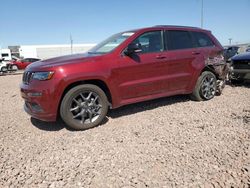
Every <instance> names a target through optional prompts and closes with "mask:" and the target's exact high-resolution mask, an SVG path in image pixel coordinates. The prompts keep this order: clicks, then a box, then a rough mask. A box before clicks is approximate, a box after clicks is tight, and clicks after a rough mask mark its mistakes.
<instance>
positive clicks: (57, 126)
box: [30, 117, 108, 131]
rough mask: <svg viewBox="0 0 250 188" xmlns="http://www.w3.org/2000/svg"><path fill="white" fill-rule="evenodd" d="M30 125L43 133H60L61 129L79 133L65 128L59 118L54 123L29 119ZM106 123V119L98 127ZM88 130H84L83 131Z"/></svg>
mask: <svg viewBox="0 0 250 188" xmlns="http://www.w3.org/2000/svg"><path fill="white" fill-rule="evenodd" d="M30 121H31V123H32V124H33V125H34V126H35V127H36V128H38V129H40V130H44V131H60V130H62V129H67V130H69V131H81V130H75V129H73V128H71V127H69V126H67V125H66V124H65V123H64V122H63V120H62V119H61V118H58V120H57V121H56V122H45V121H41V120H38V119H35V118H33V117H31V118H30ZM107 122H108V118H107V117H106V118H104V120H103V121H102V123H101V124H100V125H99V126H102V125H104V124H105V123H107ZM86 130H88V129H85V131H86Z"/></svg>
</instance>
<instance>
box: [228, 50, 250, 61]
mask: <svg viewBox="0 0 250 188" xmlns="http://www.w3.org/2000/svg"><path fill="white" fill-rule="evenodd" d="M232 60H233V61H239V60H250V53H249V52H247V53H243V54H239V55H236V56H234V57H232Z"/></svg>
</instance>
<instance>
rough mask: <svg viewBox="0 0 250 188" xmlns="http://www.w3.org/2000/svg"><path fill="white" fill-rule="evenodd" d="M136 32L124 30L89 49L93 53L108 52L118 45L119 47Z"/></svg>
mask: <svg viewBox="0 0 250 188" xmlns="http://www.w3.org/2000/svg"><path fill="white" fill-rule="evenodd" d="M133 34H134V32H124V33H118V34H115V35H112V36H111V37H109V38H108V39H106V40H105V41H103V42H101V43H100V44H97V45H96V46H95V47H93V48H92V49H90V50H89V52H88V53H93V54H106V53H109V52H111V51H113V50H114V49H115V48H116V47H118V46H119V45H120V44H121V43H122V42H123V41H125V40H126V39H127V38H129V37H130V36H132V35H133Z"/></svg>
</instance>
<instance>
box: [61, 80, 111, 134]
mask: <svg viewBox="0 0 250 188" xmlns="http://www.w3.org/2000/svg"><path fill="white" fill-rule="evenodd" d="M107 112H108V99H107V96H106V95H105V93H104V92H103V90H102V89H101V88H99V87H97V86H96V85H92V84H84V85H79V86H76V87H74V88H72V89H71V90H69V91H68V92H67V93H66V95H65V96H64V98H63V100H62V103H61V106H60V115H61V118H62V119H63V120H64V122H65V123H66V124H67V125H68V126H70V127H71V128H73V129H76V130H85V129H89V128H92V127H95V126H97V125H99V124H100V123H101V122H102V121H103V119H104V118H105V117H106V115H107Z"/></svg>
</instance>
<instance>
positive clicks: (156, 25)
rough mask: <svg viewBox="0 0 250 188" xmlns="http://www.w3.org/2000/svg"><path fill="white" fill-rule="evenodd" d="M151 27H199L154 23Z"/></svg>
mask: <svg viewBox="0 0 250 188" xmlns="http://www.w3.org/2000/svg"><path fill="white" fill-rule="evenodd" d="M153 27H177V28H193V29H201V28H199V27H192V26H180V25H155V26H153Z"/></svg>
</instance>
